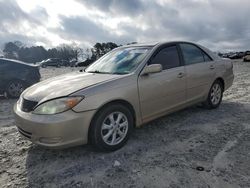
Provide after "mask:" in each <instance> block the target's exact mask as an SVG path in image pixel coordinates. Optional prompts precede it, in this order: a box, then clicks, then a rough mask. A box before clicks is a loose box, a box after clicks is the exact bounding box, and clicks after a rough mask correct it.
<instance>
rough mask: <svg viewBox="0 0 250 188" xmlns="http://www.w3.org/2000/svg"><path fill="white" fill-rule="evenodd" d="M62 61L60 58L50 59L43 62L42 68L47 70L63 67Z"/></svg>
mask: <svg viewBox="0 0 250 188" xmlns="http://www.w3.org/2000/svg"><path fill="white" fill-rule="evenodd" d="M62 65H63V64H62V60H61V59H59V58H50V59H47V60H44V61H42V62H41V67H43V68H45V67H47V66H53V67H61V66H62Z"/></svg>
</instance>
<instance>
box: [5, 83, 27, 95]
mask: <svg viewBox="0 0 250 188" xmlns="http://www.w3.org/2000/svg"><path fill="white" fill-rule="evenodd" d="M24 89H25V84H24V83H23V82H22V81H20V80H13V81H10V82H9V83H8V85H7V88H6V93H7V97H9V98H18V97H19V96H20V95H21V93H22V92H23V91H24Z"/></svg>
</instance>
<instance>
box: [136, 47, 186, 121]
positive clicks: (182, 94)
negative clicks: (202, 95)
mask: <svg viewBox="0 0 250 188" xmlns="http://www.w3.org/2000/svg"><path fill="white" fill-rule="evenodd" d="M148 64H161V65H162V67H163V70H162V71H161V72H159V73H153V74H149V75H141V76H139V78H138V88H139V97H140V105H141V114H142V119H143V122H146V121H149V120H151V119H154V118H156V117H158V116H160V115H163V114H164V113H165V112H166V111H168V110H169V109H171V108H174V107H176V106H178V105H181V104H183V103H184V102H185V100H186V76H185V69H184V66H183V65H182V64H181V61H180V58H179V53H178V48H177V46H176V45H171V46H166V47H163V48H161V49H159V50H158V51H157V52H156V53H155V54H154V55H153V57H152V58H151V60H150V62H149V63H148Z"/></svg>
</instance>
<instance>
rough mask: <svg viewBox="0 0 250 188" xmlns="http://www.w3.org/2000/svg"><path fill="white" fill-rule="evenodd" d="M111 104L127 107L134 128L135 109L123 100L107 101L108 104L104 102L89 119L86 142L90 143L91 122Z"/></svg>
mask: <svg viewBox="0 0 250 188" xmlns="http://www.w3.org/2000/svg"><path fill="white" fill-rule="evenodd" d="M112 104H121V105H123V106H125V107H127V108H128V109H129V111H130V112H131V114H132V116H133V125H134V127H136V112H135V109H134V107H133V106H132V104H131V103H130V102H128V101H126V100H124V99H115V100H112V101H109V102H106V103H104V104H103V105H102V106H100V107H99V108H98V109H97V111H96V113H95V114H94V115H93V117H92V118H91V121H90V126H89V129H88V142H90V140H91V139H90V137H91V135H90V133H91V128H92V127H93V126H92V125H93V120H94V119H95V117H96V116H97V115H98V114H99V113H100V111H101V110H102V109H104V108H106V107H107V106H109V105H112Z"/></svg>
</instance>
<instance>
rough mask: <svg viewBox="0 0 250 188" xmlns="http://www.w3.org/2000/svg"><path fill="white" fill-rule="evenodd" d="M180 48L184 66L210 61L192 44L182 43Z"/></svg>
mask: <svg viewBox="0 0 250 188" xmlns="http://www.w3.org/2000/svg"><path fill="white" fill-rule="evenodd" d="M180 47H181V51H182V54H183V58H184V62H185V64H186V65H190V64H196V63H202V62H207V61H212V59H211V57H209V56H208V55H207V54H206V53H205V52H204V51H203V50H201V49H200V48H198V47H197V46H195V45H193V44H186V43H183V44H180Z"/></svg>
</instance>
